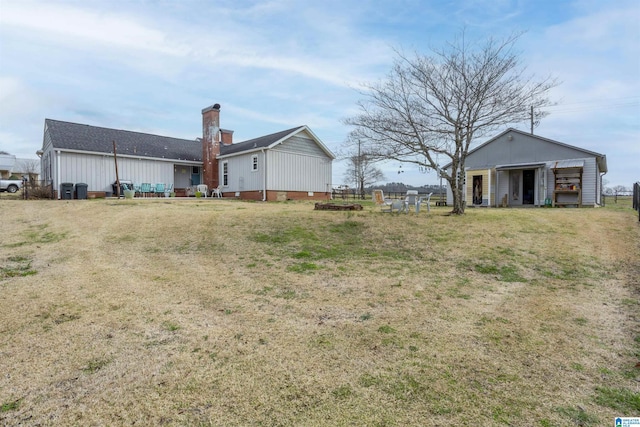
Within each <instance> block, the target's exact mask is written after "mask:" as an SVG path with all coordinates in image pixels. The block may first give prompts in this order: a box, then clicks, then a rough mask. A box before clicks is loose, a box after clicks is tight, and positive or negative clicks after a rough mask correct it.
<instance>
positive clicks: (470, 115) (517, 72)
mask: <svg viewBox="0 0 640 427" xmlns="http://www.w3.org/2000/svg"><path fill="white" fill-rule="evenodd" d="M520 36H521V33H515V34H513V35H511V36H509V37H507V38H506V39H504V40H502V41H499V40H494V39H489V40H487V41H486V42H485V43H484V44H482V45H475V44H471V43H469V42H468V41H467V40H466V39H465V37H464V31H463V32H462V34H461V36H460V37H458V38H456V40H454V41H453V42H450V43H448V44H447V45H446V46H445V47H444V48H442V49H432V55H431V56H425V55H420V54H419V53H414V54H413V55H412V56H407V55H405V54H403V53H401V52H399V51H396V54H397V58H396V61H395V63H394V65H393V67H392V69H391V71H390V72H389V74H388V75H387V77H386V78H385V79H383V80H381V81H379V82H376V83H370V84H366V85H364V86H363V87H364V90H361V91H360V93H361V95H362V97H363V99H362V100H361V101H359V103H358V106H359V108H360V114H358V115H356V116H354V117H351V118H348V119H347V120H346V121H345V122H346V123H347V124H349V125H352V126H354V130H353V137H354V138H357V139H358V140H360V141H362V142H363V143H365V144H366V147H367V152H368V153H369V155H371V156H373V157H375V158H377V159H391V160H397V161H400V162H408V163H413V164H415V165H418V166H420V167H422V168H431V169H434V170H437V169H438V168H439V166H440V165H438V163H437V159H438V157H439V156H442V157H444V158H446V159H448V160H449V162H450V164H451V168H450V170H449V171H448V172H443V173H442V176H443V178H445V179H446V180H447V181H448V182H449V185H450V187H451V189H452V192H453V198H454V206H453V211H452V212H453V213H456V214H461V213H464V205H463V203H462V190H463V187H464V186H463V185H462V182H460V177H462V176H464V175H463V174H464V164H465V159H466V156H467V154H468V152H469V148H470V146H471V144H472V142H474V141H475V140H476V139H478V138H482V137H486V136H489V135H491V134H492V133H495V132H496V131H497V130H500V129H502V128H504V127H506V126H508V125H511V124H514V123H521V122H525V121H529V120H531V111H532V109H533V111H534V117H535V119H536V120H538V121H539V120H540V119H541V118H543V117H544V116H545V115H546V114H547V113H546V112H545V111H544V110H543V109H544V108H545V107H547V106H549V105H552V103H551V101H550V99H549V97H548V93H549V91H550V89H552V88H553V87H555V86H557V84H558V82H557V81H556V80H555V79H554V78H552V77H546V78H543V79H541V80H538V79H536V78H535V77H534V76H526V75H525V71H526V68H525V67H524V66H523V65H522V64H521V61H520V57H519V53H518V52H516V51H515V50H514V46H515V43H516V42H517V40H518V39H519V37H520Z"/></svg>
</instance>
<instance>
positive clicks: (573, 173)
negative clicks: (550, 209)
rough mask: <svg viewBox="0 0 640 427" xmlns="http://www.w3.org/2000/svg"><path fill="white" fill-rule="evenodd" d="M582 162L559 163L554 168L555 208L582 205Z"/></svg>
mask: <svg viewBox="0 0 640 427" xmlns="http://www.w3.org/2000/svg"><path fill="white" fill-rule="evenodd" d="M583 168H584V162H582V161H558V162H556V164H555V166H554V167H553V175H554V187H553V206H554V207H555V206H576V207H578V208H579V207H580V206H581V205H582V169H583Z"/></svg>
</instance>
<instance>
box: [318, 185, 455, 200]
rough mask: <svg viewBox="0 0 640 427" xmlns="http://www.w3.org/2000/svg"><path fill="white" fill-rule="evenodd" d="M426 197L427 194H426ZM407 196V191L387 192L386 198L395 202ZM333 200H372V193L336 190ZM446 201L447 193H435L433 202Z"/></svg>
mask: <svg viewBox="0 0 640 427" xmlns="http://www.w3.org/2000/svg"><path fill="white" fill-rule="evenodd" d="M424 195H425V196H426V194H424ZM406 196H407V192H406V191H385V192H384V197H385V198H389V199H393V200H403V199H404V198H405V197H406ZM331 198H332V199H333V200H371V193H367V192H365V193H364V194H361V193H360V192H359V191H358V190H357V189H355V188H334V189H333V190H332V192H331ZM441 198H442V200H446V195H445V193H442V195H441V194H439V193H433V195H432V196H431V201H432V202H433V201H436V200H440V199H441Z"/></svg>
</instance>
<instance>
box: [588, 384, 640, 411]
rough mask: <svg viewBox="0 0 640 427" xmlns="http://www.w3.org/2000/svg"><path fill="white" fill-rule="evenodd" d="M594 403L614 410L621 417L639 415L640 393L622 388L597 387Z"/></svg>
mask: <svg viewBox="0 0 640 427" xmlns="http://www.w3.org/2000/svg"><path fill="white" fill-rule="evenodd" d="M595 401H596V403H597V404H598V405H602V406H607V407H609V408H611V409H615V410H616V411H617V412H619V413H621V414H622V415H633V416H637V415H638V414H640V393H637V392H633V391H631V390H627V389H624V388H610V387H598V388H596V397H595Z"/></svg>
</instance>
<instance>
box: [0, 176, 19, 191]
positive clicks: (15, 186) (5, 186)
mask: <svg viewBox="0 0 640 427" xmlns="http://www.w3.org/2000/svg"><path fill="white" fill-rule="evenodd" d="M21 188H22V180H21V179H0V191H7V192H9V193H15V192H16V191H18V190H19V189H21Z"/></svg>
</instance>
